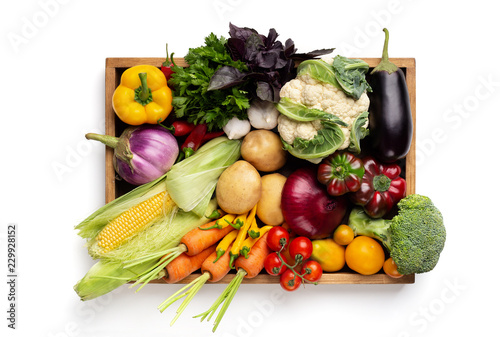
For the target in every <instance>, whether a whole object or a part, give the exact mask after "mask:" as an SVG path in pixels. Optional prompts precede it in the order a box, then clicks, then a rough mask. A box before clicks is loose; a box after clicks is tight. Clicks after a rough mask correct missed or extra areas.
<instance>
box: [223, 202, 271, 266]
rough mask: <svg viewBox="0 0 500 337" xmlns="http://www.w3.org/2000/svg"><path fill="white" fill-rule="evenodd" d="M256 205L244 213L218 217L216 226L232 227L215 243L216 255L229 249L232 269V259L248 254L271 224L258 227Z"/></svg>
mask: <svg viewBox="0 0 500 337" xmlns="http://www.w3.org/2000/svg"><path fill="white" fill-rule="evenodd" d="M256 213H257V205H255V206H254V207H253V208H252V209H251V210H250V211H249V212H248V213H245V214H239V215H235V214H226V215H225V216H224V217H223V218H222V219H220V220H219V221H218V222H217V224H216V226H219V228H221V229H223V228H226V227H228V226H231V227H233V228H234V229H233V230H232V231H230V232H229V233H228V234H227V235H226V236H225V237H224V238H223V239H222V240H221V241H220V242H219V244H218V245H217V249H216V252H217V257H221V256H222V255H224V253H225V252H226V251H227V250H228V247H229V246H230V245H231V249H230V250H229V266H230V267H231V268H232V269H234V261H235V260H236V259H237V258H238V257H239V256H240V255H243V256H245V257H247V256H248V253H249V252H250V250H251V249H252V246H253V245H254V244H255V242H257V240H258V239H259V237H260V236H261V235H264V233H266V232H267V231H268V230H270V229H271V228H272V226H264V227H262V228H259V226H258V224H257V218H256V216H255V215H256Z"/></svg>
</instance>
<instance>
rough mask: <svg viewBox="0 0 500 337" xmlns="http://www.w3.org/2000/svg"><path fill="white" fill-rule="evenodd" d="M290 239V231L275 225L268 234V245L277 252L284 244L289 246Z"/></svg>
mask: <svg viewBox="0 0 500 337" xmlns="http://www.w3.org/2000/svg"><path fill="white" fill-rule="evenodd" d="M289 241H290V234H289V233H288V231H287V230H286V229H285V228H283V227H281V226H274V227H273V228H271V229H270V230H269V232H268V234H267V245H268V246H269V248H270V249H271V250H273V251H275V252H278V251H280V250H281V248H282V247H283V245H284V246H285V248H286V246H288V243H289Z"/></svg>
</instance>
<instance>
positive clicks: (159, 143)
mask: <svg viewBox="0 0 500 337" xmlns="http://www.w3.org/2000/svg"><path fill="white" fill-rule="evenodd" d="M85 137H86V138H87V139H92V140H98V141H100V142H101V143H103V144H105V145H107V146H109V147H111V148H113V149H115V151H114V156H113V165H114V167H115V170H116V173H118V175H119V176H120V177H122V178H123V180H125V181H127V182H129V183H130V184H133V185H142V184H145V183H148V182H151V181H153V180H155V179H157V178H159V177H161V176H162V175H164V174H165V173H167V172H168V170H170V168H171V167H172V165H173V164H174V163H175V161H176V159H177V156H178V155H179V145H178V144H177V140H176V139H175V137H174V136H173V135H172V134H171V133H170V132H169V131H168V130H166V129H165V128H163V127H161V126H159V125H141V126H138V127H136V126H134V127H129V128H127V129H125V131H123V133H122V134H121V136H120V137H113V136H106V135H99V134H95V133H88V134H86V135H85Z"/></svg>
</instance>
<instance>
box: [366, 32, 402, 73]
mask: <svg viewBox="0 0 500 337" xmlns="http://www.w3.org/2000/svg"><path fill="white" fill-rule="evenodd" d="M383 31H384V33H385V40H384V49H383V50H382V59H381V60H380V63H379V64H378V65H377V66H376V67H375V68H374V69H373V70H372V72H371V74H373V73H376V72H379V71H386V72H388V73H389V74H392V73H393V72H395V71H397V70H398V67H397V66H396V65H395V64H394V63H392V62H391V61H389V52H388V49H389V31H388V30H387V28H384V29H383Z"/></svg>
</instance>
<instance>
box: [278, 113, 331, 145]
mask: <svg viewBox="0 0 500 337" xmlns="http://www.w3.org/2000/svg"><path fill="white" fill-rule="evenodd" d="M322 127H323V126H322V125H321V122H320V121H319V120H315V121H312V122H298V121H294V120H293V119H291V118H288V117H287V116H285V115H280V116H279V117H278V132H279V133H280V136H281V138H283V140H284V141H285V142H287V143H288V144H293V141H294V139H295V138H302V139H305V140H311V139H313V138H314V136H316V135H317V134H318V130H319V129H321V128H322Z"/></svg>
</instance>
